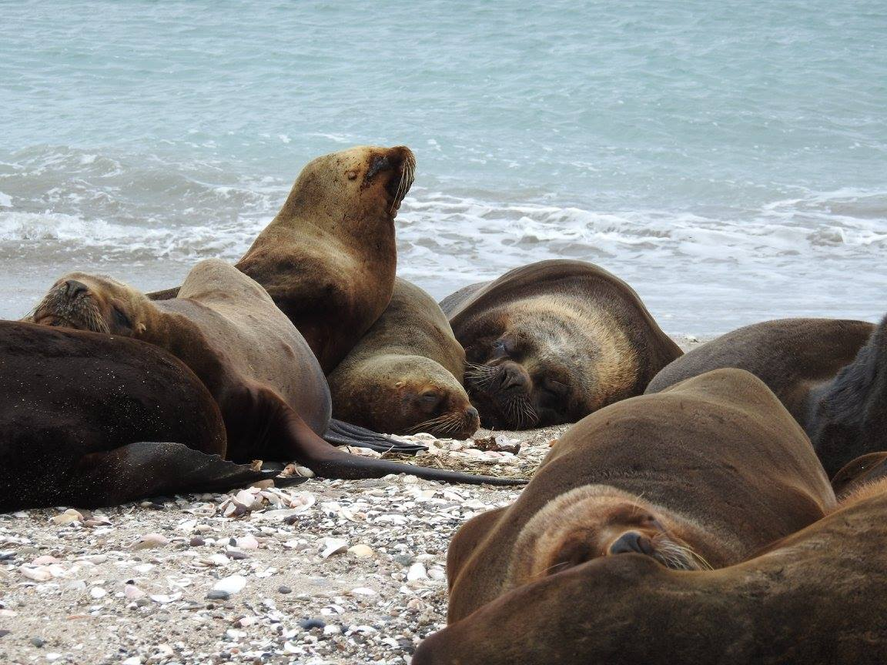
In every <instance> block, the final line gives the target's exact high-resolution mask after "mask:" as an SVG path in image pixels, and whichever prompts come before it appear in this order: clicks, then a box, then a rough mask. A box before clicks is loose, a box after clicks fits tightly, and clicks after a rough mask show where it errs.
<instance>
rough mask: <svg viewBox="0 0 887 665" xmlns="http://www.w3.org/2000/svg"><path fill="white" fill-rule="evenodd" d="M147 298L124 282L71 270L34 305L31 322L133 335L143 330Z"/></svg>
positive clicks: (145, 320) (146, 319) (146, 320)
mask: <svg viewBox="0 0 887 665" xmlns="http://www.w3.org/2000/svg"><path fill="white" fill-rule="evenodd" d="M148 305H149V301H148V299H147V297H146V296H145V295H144V294H142V293H140V292H139V291H136V290H135V289H133V288H131V287H129V286H127V285H126V284H124V283H123V282H118V281H117V280H115V279H112V278H110V277H105V276H99V275H87V274H85V273H81V272H74V273H70V274H68V275H65V276H64V277H62V278H61V279H60V280H58V281H57V282H56V283H55V284H54V285H53V287H52V288H51V289H50V290H49V292H48V293H47V294H46V295H45V296H44V297H43V300H42V301H41V302H40V304H39V305H37V308H36V309H35V310H34V314H33V315H32V317H31V319H32V320H33V321H34V323H38V324H41V325H48V326H61V327H64V328H74V329H76V330H89V331H92V332H101V333H111V334H113V335H122V336H126V337H133V336H137V335H140V334H141V333H143V332H145V329H146V327H147V323H148V318H149V317H148V315H147V314H148V313H147V311H146V310H147V306H148Z"/></svg>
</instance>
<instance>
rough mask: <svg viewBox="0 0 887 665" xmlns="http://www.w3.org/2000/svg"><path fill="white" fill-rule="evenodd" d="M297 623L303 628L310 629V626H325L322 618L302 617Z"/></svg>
mask: <svg viewBox="0 0 887 665" xmlns="http://www.w3.org/2000/svg"><path fill="white" fill-rule="evenodd" d="M299 625H300V626H301V627H302V628H304V629H305V630H311V629H312V628H326V621H324V620H323V619H302V620H301V621H300V622H299Z"/></svg>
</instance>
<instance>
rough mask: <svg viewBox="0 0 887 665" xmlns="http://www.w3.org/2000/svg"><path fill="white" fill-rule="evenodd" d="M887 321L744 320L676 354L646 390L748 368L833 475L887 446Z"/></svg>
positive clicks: (886, 448) (650, 390)
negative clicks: (722, 369)
mask: <svg viewBox="0 0 887 665" xmlns="http://www.w3.org/2000/svg"><path fill="white" fill-rule="evenodd" d="M885 326H887V320H885V322H882V323H881V324H880V325H879V326H878V327H877V329H876V328H875V326H874V325H873V324H871V323H866V322H865V321H841V320H833V319H782V320H778V321H768V322H766V323H757V324H754V325H751V326H746V327H744V328H740V329H738V330H735V331H733V332H731V333H729V334H727V335H723V336H721V337H718V338H717V339H714V340H712V341H711V342H708V343H706V344H703V345H702V346H699V347H697V348H695V349H693V350H692V351H690V352H689V353H687V354H686V355H685V356H683V357H681V358H679V359H678V360H676V361H675V362H673V363H672V364H671V365H669V366H668V367H666V368H665V369H663V370H662V371H661V372H660V373H659V374H658V375H657V376H656V377H655V378H654V379H653V380H652V381H651V382H650V385H649V386H647V392H648V393H655V392H659V391H661V390H663V389H665V388H667V387H668V386H671V385H674V384H675V383H678V382H679V381H683V380H684V379H687V378H690V377H692V376H697V375H699V374H702V373H704V372H708V371H710V370H713V369H718V368H720V367H737V368H739V369H744V370H746V371H748V372H751V373H752V374H754V375H755V376H757V377H758V378H759V379H761V380H762V381H763V382H764V383H766V384H767V386H768V387H769V388H770V390H772V391H773V392H774V394H775V395H776V396H777V397H778V398H779V399H780V401H781V402H782V403H783V404H784V405H785V407H786V408H787V409H788V410H789V412H790V413H791V414H792V415H793V416H794V417H795V420H797V421H798V422H799V423H800V424H801V427H803V428H804V431H805V432H807V435H808V436H809V437H810V440H811V441H812V442H813V447H814V448H815V449H816V452H817V454H818V455H819V459H820V460H821V461H822V465H823V466H824V467H825V470H826V472H827V473H828V474H829V475H830V476H831V475H833V474H835V473H837V471H838V470H839V469H840V468H841V467H842V466H844V465H845V464H847V463H848V462H850V461H851V460H852V459H854V458H855V457H858V456H860V455H864V454H866V453H870V452H875V451H880V450H887V337H885V335H887V333H885Z"/></svg>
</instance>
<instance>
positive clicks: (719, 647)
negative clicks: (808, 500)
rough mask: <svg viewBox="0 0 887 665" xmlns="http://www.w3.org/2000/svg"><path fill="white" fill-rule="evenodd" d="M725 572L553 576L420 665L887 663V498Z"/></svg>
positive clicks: (848, 509)
mask: <svg viewBox="0 0 887 665" xmlns="http://www.w3.org/2000/svg"><path fill="white" fill-rule="evenodd" d="M884 489H885V485H884V483H883V482H881V483H879V484H877V485H875V486H872V487H870V488H869V490H868V492H867V493H866V494H865V495H864V496H857V497H853V499H852V500H849V501H846V502H844V503H842V507H841V509H840V510H837V511H836V512H834V513H832V514H830V515H828V516H827V517H825V518H823V519H821V520H819V521H818V522H816V523H814V524H812V525H810V526H808V527H807V528H805V529H803V530H801V531H799V532H798V533H795V534H792V535H790V536H788V537H787V538H785V539H783V540H781V541H778V542H776V543H773V544H772V545H771V546H769V547H768V548H766V550H765V551H764V552H761V553H760V554H759V555H758V556H755V557H753V558H750V559H748V560H746V561H744V562H742V563H739V564H736V565H734V566H730V567H728V568H724V569H721V570H716V571H699V572H683V571H675V570H669V569H668V568H665V567H663V566H660V565H658V564H657V563H656V562H655V561H654V560H652V559H651V558H650V557H645V556H640V555H637V554H634V555H627V556H617V557H605V558H598V559H593V560H591V561H588V562H586V563H583V564H580V565H578V566H575V567H572V568H568V569H566V570H564V571H562V572H555V573H553V574H551V575H547V576H544V577H541V578H540V579H539V580H538V581H536V582H533V583H531V584H527V585H525V586H522V587H519V588H517V589H515V590H513V591H512V592H510V593H508V594H505V595H503V596H501V597H499V598H497V599H496V600H494V601H493V602H490V603H488V604H487V605H485V606H483V607H481V608H479V609H478V610H477V611H476V612H474V613H473V614H471V615H470V616H468V617H466V618H463V619H462V620H460V621H458V622H456V623H453V624H450V625H449V626H448V627H447V628H445V629H444V630H442V631H440V632H438V633H435V634H433V635H431V636H430V637H429V638H427V639H426V640H424V641H423V642H422V643H421V644H420V645H419V648H418V649H417V650H416V652H415V654H414V655H413V658H412V661H411V662H412V665H511V664H512V663H522V664H524V665H548V664H549V663H558V664H559V665H587V664H588V663H620V665H673V664H674V663H718V664H719V665H748V664H749V663H769V664H771V665H794V664H796V663H806V664H809V665H835V664H836V663H841V664H843V663H854V664H855V663H863V664H867V665H868V664H872V665H874V664H876V663H883V662H887V628H885V626H884V616H885V615H887V595H885V594H884V592H883V590H884V588H885V586H887V549H885V547H884V543H885V542H887V522H885V520H884V515H885V514H887V493H885V491H884Z"/></svg>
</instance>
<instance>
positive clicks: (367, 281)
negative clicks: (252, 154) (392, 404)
mask: <svg viewBox="0 0 887 665" xmlns="http://www.w3.org/2000/svg"><path fill="white" fill-rule="evenodd" d="M415 170H416V158H415V157H414V156H413V153H412V152H411V151H410V149H409V148H407V147H406V146H397V147H395V148H381V147H376V146H361V147H357V148H351V149H350V150H343V151H341V152H335V153H332V154H329V155H324V156H323V157H318V158H317V159H315V160H313V161H311V162H309V163H308V164H307V165H306V166H305V168H303V169H302V172H301V173H300V174H299V177H298V178H297V179H296V182H295V184H294V185H293V188H292V190H291V191H290V194H289V197H288V198H287V200H286V202H285V203H284V204H283V208H281V210H280V212H279V213H277V216H276V217H275V218H274V219H273V220H272V221H271V223H270V224H269V225H268V226H267V227H266V228H265V230H264V231H262V232H261V233H260V234H259V236H258V238H256V240H255V242H253V244H252V246H251V247H250V248H249V250H248V251H247V253H246V254H244V255H243V257H242V258H241V259H240V261H238V262H237V264H236V267H237V268H238V269H240V270H241V271H243V272H244V273H245V274H247V275H249V276H250V277H252V278H253V279H254V280H256V281H257V282H258V283H259V284H261V285H262V286H263V287H265V290H266V291H267V292H268V294H269V295H270V296H271V298H272V299H273V300H274V302H275V303H276V304H277V306H278V307H279V308H280V309H281V310H283V312H284V313H285V314H286V315H287V316H288V317H289V318H290V320H291V321H292V322H293V323H294V324H295V326H296V328H298V330H299V332H301V333H302V335H303V336H304V337H305V339H306V341H307V342H308V345H309V346H310V347H311V350H312V351H314V354H315V355H316V356H317V359H318V360H319V361H320V366H321V367H322V368H323V371H324V373H326V374H329V373H330V372H331V371H332V370H333V369H334V368H335V367H336V365H338V364H339V362H340V361H341V360H342V359H343V358H344V357H345V356H346V355H347V353H348V352H349V351H350V350H351V349H352V347H354V345H355V344H356V343H357V341H358V340H359V339H360V338H361V337H362V336H363V334H364V333H365V332H366V331H367V330H369V328H370V326H371V325H373V323H374V322H375V321H376V319H378V318H379V316H381V314H382V312H384V311H385V308H386V307H387V306H388V301H389V300H390V299H391V292H392V289H393V288H394V272H395V268H396V266H397V246H396V244H395V240H394V218H395V216H396V215H397V211H398V209H399V208H400V204H401V202H402V201H403V198H404V196H406V194H407V192H408V191H409V189H410V186H411V185H412V184H413V176H414V174H415ZM176 292H177V290H176V289H171V290H168V291H162V292H159V293H154V294H151V296H150V297H151V298H152V299H156V300H162V299H168V298H173V297H175V295H176Z"/></svg>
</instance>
